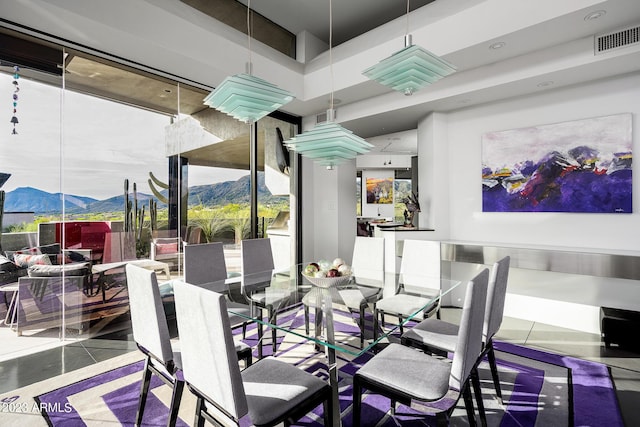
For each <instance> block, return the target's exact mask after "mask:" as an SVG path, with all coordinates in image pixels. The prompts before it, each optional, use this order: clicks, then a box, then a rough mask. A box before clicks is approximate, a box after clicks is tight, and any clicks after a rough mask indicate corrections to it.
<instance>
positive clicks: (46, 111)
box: [0, 73, 248, 200]
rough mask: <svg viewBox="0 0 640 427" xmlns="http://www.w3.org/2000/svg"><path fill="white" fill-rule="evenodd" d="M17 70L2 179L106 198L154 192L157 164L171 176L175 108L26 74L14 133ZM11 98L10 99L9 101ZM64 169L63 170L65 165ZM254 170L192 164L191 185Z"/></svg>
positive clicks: (1, 151) (5, 124) (4, 77)
mask: <svg viewBox="0 0 640 427" xmlns="http://www.w3.org/2000/svg"><path fill="white" fill-rule="evenodd" d="M12 82H13V75H12V74H3V73H0V112H2V111H5V112H6V113H5V120H2V115H0V172H5V173H10V174H11V178H9V180H8V181H7V182H6V183H5V184H4V186H3V187H2V189H3V190H5V191H7V192H9V191H11V190H14V189H15V188H18V187H34V188H38V189H40V190H43V191H47V192H49V193H58V192H64V193H66V194H73V195H77V196H87V197H93V198H96V199H100V200H102V199H106V198H109V197H113V196H117V195H120V194H122V192H123V190H124V179H125V178H127V179H129V183H130V191H132V188H131V187H132V183H133V182H136V184H137V189H138V191H139V192H143V193H151V190H150V189H149V185H148V184H147V180H148V178H149V172H153V174H154V175H155V176H156V177H158V178H159V179H160V180H162V181H164V182H166V181H167V171H168V162H167V158H166V156H165V128H166V126H168V125H169V116H166V115H162V114H157V113H153V112H150V111H147V110H143V109H140V108H135V107H131V106H127V105H123V104H120V103H116V102H112V101H107V100H104V99H100V98H96V97H92V96H87V95H83V94H79V93H76V92H72V91H64V93H63V92H62V91H61V90H60V88H58V87H53V86H50V85H46V84H41V83H39V82H36V81H33V80H28V79H25V78H21V79H18V82H19V88H20V91H19V92H18V101H17V102H18V105H17V107H16V109H17V112H16V117H18V120H19V123H18V124H17V125H16V131H17V132H18V134H17V135H12V130H13V124H12V123H11V117H12V116H13V99H12V97H13V94H14V88H15V86H14V85H13V83H12ZM3 102H4V106H5V107H2V105H3ZM61 171H62V173H61ZM247 174H248V172H247V171H238V170H228V169H220V168H204V167H190V168H189V186H194V185H203V184H212V183H215V182H220V181H234V180H237V179H238V178H240V177H241V176H243V175H247Z"/></svg>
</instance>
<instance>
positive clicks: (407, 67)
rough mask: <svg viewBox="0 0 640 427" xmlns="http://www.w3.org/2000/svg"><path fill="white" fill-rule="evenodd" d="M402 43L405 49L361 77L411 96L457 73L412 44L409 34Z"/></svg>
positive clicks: (444, 62) (435, 57) (441, 60)
mask: <svg viewBox="0 0 640 427" xmlns="http://www.w3.org/2000/svg"><path fill="white" fill-rule="evenodd" d="M404 40H405V42H404V43H405V47H404V49H402V50H400V51H398V52H396V53H394V54H393V55H391V56H390V57H388V58H386V59H383V60H382V61H380V62H379V63H377V64H376V65H374V66H372V67H369V68H367V69H366V70H364V71H363V72H362V74H364V75H365V76H367V77H368V78H370V79H371V80H375V81H377V82H378V83H381V84H383V85H385V86H387V87H390V88H392V89H393V90H396V91H398V92H402V93H404V94H405V95H412V94H413V93H414V92H417V91H419V90H420V89H422V88H424V87H426V86H429V85H430V84H432V83H435V82H436V81H438V80H440V79H441V78H443V77H446V76H448V75H449V74H452V73H454V72H456V67H455V66H453V65H451V64H450V63H448V62H447V61H445V60H444V59H442V58H440V57H438V56H436V55H434V54H433V53H431V52H429V51H428V50H426V49H423V48H421V47H420V46H416V45H414V44H412V43H411V35H410V34H407V35H406V36H405V38H404Z"/></svg>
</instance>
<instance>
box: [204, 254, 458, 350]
mask: <svg viewBox="0 0 640 427" xmlns="http://www.w3.org/2000/svg"><path fill="white" fill-rule="evenodd" d="M307 265H308V263H302V264H297V265H292V266H290V267H289V268H285V269H276V270H270V271H264V272H260V273H255V274H250V275H243V276H240V277H236V278H231V279H227V280H226V281H224V282H212V283H207V284H203V285H200V286H202V287H205V288H207V289H211V290H214V291H216V292H220V293H226V294H227V297H228V299H229V301H232V302H233V303H232V304H228V311H229V313H230V314H231V315H235V316H238V317H241V318H245V319H247V320H251V321H255V322H259V323H262V324H263V325H266V326H268V327H270V328H275V329H277V330H279V331H284V332H285V333H289V334H295V335H297V336H299V337H301V338H304V339H307V340H309V341H312V342H315V343H316V344H317V345H319V346H324V347H328V348H331V349H333V350H336V351H339V352H342V353H347V354H350V355H352V356H358V355H360V354H362V353H364V352H366V351H368V350H370V349H371V348H372V347H374V346H375V345H376V344H378V343H379V342H381V341H383V340H387V339H388V337H389V335H390V334H393V333H397V332H398V329H399V328H400V326H401V325H405V324H406V323H407V322H410V321H412V320H416V321H419V320H422V318H423V317H422V313H423V312H424V311H425V310H427V309H431V308H432V307H434V306H436V305H437V304H438V302H439V301H440V300H441V299H442V297H444V296H445V295H447V294H448V293H450V292H451V291H452V290H453V289H455V288H456V287H457V286H459V285H460V283H461V282H460V281H456V280H449V279H442V278H439V277H437V278H434V277H430V276H429V275H428V272H425V274H424V277H421V276H420V275H416V274H415V273H414V274H412V276H411V278H410V280H409V278H407V277H403V275H402V274H393V273H386V274H381V275H380V279H379V280H371V279H368V280H365V279H362V280H360V278H359V276H358V274H357V273H354V274H353V275H351V276H349V277H341V278H336V279H335V280H314V278H311V279H310V278H308V277H306V276H305V275H304V274H303V272H304V268H305V267H306V266H307ZM365 276H366V275H365ZM369 276H370V275H369ZM312 281H313V282H316V283H315V284H314V283H312ZM331 282H333V283H331ZM421 284H423V285H421ZM395 295H402V296H401V297H400V298H397V297H394V296H395ZM389 298H391V300H393V299H394V298H395V299H397V300H398V302H399V303H400V304H402V306H403V309H404V313H403V314H402V321H401V322H400V321H399V319H398V317H397V316H396V313H393V312H387V314H388V316H391V317H389V318H390V319H391V318H392V319H394V320H393V321H388V322H383V323H382V324H381V325H377V333H376V334H375V335H376V336H375V337H374V334H373V333H372V332H373V331H372V329H373V327H375V326H374V325H376V323H377V322H373V321H372V317H371V307H372V304H373V302H379V303H380V304H382V302H381V301H389ZM360 307H365V308H366V310H365V313H366V314H365V321H366V322H365V323H364V324H363V325H365V339H364V344H363V345H362V346H361V345H360V334H361V333H362V330H361V329H360V324H359V321H360V319H359V317H360V316H359V310H360ZM267 308H270V309H271V312H272V313H273V315H272V316H271V317H270V316H268V315H267V313H268V312H269V310H268V309H267ZM305 311H307V312H308V313H309V314H308V317H307V321H308V323H307V325H305V324H301V323H302V322H301V319H302V318H303V317H302V316H303V313H304V312H305ZM305 323H306V322H305Z"/></svg>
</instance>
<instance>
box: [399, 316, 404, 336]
mask: <svg viewBox="0 0 640 427" xmlns="http://www.w3.org/2000/svg"><path fill="white" fill-rule="evenodd" d="M398 326H399V327H400V336H402V334H404V331H403V330H402V316H401V315H400V314H398Z"/></svg>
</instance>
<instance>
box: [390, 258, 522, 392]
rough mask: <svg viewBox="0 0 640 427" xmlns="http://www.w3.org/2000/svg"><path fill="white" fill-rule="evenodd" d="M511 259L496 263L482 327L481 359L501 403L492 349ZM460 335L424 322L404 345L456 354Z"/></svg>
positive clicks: (444, 326)
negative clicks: (485, 363)
mask: <svg viewBox="0 0 640 427" xmlns="http://www.w3.org/2000/svg"><path fill="white" fill-rule="evenodd" d="M510 260H511V258H510V257H508V256H506V257H504V258H502V259H501V260H499V261H498V262H496V263H495V264H493V268H492V270H491V278H490V279H489V288H488V292H487V303H486V312H485V315H484V322H483V328H482V352H481V354H480V357H481V358H483V357H484V356H485V355H486V356H487V359H488V361H489V367H490V370H491V377H492V378H493V384H494V387H495V389H496V395H497V396H498V399H499V400H502V391H501V390H500V378H499V377H498V367H497V365H496V356H495V353H494V350H493V336H494V335H495V334H496V333H497V332H498V330H499V329H500V325H501V324H502V317H503V314H504V301H505V297H506V294H507V282H508V280H509V264H510ZM457 335H458V325H456V324H453V323H449V322H445V321H443V320H439V319H433V318H430V319H425V320H423V321H421V322H420V323H418V324H417V325H416V326H414V327H413V328H411V329H410V330H408V331H407V332H406V333H404V334H403V335H402V338H401V342H402V344H404V345H409V346H412V347H418V348H421V349H423V350H427V351H433V350H440V351H444V352H449V353H453V352H454V351H456V344H457Z"/></svg>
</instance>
